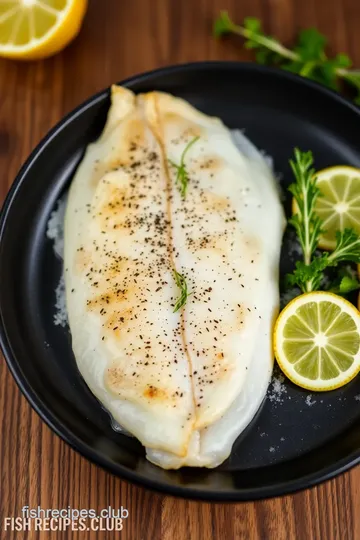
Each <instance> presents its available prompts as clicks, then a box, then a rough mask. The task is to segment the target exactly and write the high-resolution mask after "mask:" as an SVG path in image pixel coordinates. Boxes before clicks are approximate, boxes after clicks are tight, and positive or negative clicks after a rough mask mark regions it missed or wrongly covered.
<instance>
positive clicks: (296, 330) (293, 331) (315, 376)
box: [274, 292, 360, 391]
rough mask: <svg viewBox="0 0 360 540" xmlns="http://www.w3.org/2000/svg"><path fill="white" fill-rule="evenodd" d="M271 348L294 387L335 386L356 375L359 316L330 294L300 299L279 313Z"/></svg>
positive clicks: (319, 388) (359, 348) (359, 352)
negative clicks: (295, 385)
mask: <svg viewBox="0 0 360 540" xmlns="http://www.w3.org/2000/svg"><path fill="white" fill-rule="evenodd" d="M274 348H275V357H276V359H277V361H278V364H279V366H280V368H281V369H282V371H283V372H284V373H285V375H286V376H287V377H288V378H289V379H290V380H291V381H292V382H293V383H295V384H297V385H298V386H301V387H302V388H307V389H309V390H314V391H326V390H334V389H335V388H339V387H340V386H343V385H344V384H346V383H348V382H349V381H351V380H352V379H353V378H354V377H355V376H356V375H357V373H358V372H359V371H360V313H359V311H358V310H357V309H356V308H355V307H354V306H353V304H351V303H350V302H348V301H347V300H345V299H344V298H342V297H340V296H337V295H335V294H333V293H329V292H312V293H307V294H303V295H301V296H298V297H297V298H295V299H294V300H292V302H290V303H289V304H288V305H287V306H286V308H285V309H284V310H283V311H282V312H281V313H280V316H279V318H278V320H277V322H276V324H275V328H274Z"/></svg>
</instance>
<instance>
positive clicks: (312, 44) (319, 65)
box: [214, 11, 360, 104]
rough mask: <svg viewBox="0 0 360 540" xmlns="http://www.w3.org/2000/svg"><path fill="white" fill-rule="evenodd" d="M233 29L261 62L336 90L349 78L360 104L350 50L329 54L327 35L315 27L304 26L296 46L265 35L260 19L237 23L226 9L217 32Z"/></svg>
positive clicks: (358, 78)
mask: <svg viewBox="0 0 360 540" xmlns="http://www.w3.org/2000/svg"><path fill="white" fill-rule="evenodd" d="M229 33H233V34H238V35H240V36H242V37H243V38H245V47H246V48H247V49H254V52H255V57H256V61H257V62H258V63H260V64H267V65H275V66H277V67H279V68H282V69H285V70H287V71H291V72H293V73H297V74H299V75H302V76H303V77H308V78H310V79H313V80H315V81H317V82H319V83H321V84H324V85H325V86H328V87H329V88H332V89H333V90H339V81H340V80H344V81H346V82H347V83H349V84H350V85H351V86H353V87H354V88H355V90H356V92H357V95H356V97H355V101H356V102H357V103H358V104H360V70H351V69H349V68H350V67H351V65H352V61H351V59H350V58H349V57H348V56H347V55H346V54H338V55H336V56H335V57H334V58H328V56H327V55H326V52H325V48H326V45H327V39H326V37H325V36H324V35H323V34H321V33H320V32H318V31H317V30H316V29H315V28H308V29H306V30H302V31H301V32H300V33H299V35H298V39H297V42H296V44H295V46H294V47H293V49H289V48H287V47H285V46H284V45H282V44H281V43H280V42H279V41H278V40H277V39H275V38H273V37H271V36H267V35H265V34H264V32H263V30H262V25H261V21H260V20H259V19H257V18H255V17H247V18H246V19H244V22H243V24H242V25H237V24H235V23H234V22H233V21H232V20H231V19H230V17H229V15H228V13H227V12H226V11H222V12H221V13H220V16H219V17H218V19H217V20H216V21H215V23H214V35H215V37H221V36H223V35H224V34H229Z"/></svg>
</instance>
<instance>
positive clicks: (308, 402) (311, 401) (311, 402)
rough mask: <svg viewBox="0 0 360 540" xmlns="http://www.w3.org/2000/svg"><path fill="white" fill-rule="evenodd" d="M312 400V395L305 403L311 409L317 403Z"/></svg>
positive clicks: (307, 397)
mask: <svg viewBox="0 0 360 540" xmlns="http://www.w3.org/2000/svg"><path fill="white" fill-rule="evenodd" d="M311 398H312V394H309V395H308V396H306V399H305V403H306V405H308V406H309V407H312V406H313V405H315V403H316V400H311Z"/></svg>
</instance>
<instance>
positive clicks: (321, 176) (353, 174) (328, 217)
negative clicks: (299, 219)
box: [292, 165, 360, 251]
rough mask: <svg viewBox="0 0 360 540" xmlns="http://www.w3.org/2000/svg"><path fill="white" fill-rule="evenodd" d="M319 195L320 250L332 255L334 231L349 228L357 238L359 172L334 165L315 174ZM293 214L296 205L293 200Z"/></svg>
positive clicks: (359, 217) (359, 216) (317, 208)
mask: <svg viewBox="0 0 360 540" xmlns="http://www.w3.org/2000/svg"><path fill="white" fill-rule="evenodd" d="M316 178H317V185H318V187H319V189H320V192H321V197H318V199H317V201H316V205H315V212H316V213H317V214H318V216H319V217H320V219H321V220H322V222H323V229H324V233H323V234H322V235H321V236H320V239H319V248H321V249H326V250H328V251H331V250H333V249H334V248H335V246H336V231H342V230H344V229H345V228H346V227H352V228H353V229H354V230H355V231H356V232H357V233H358V234H360V169H356V168H354V167H348V166H345V165H337V166H336V167H329V168H328V169H323V170H322V171H319V172H317V173H316ZM292 211H293V214H295V213H296V212H297V204H296V201H295V199H293V204H292Z"/></svg>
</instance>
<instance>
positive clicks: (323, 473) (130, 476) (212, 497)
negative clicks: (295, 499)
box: [0, 61, 360, 502]
mask: <svg viewBox="0 0 360 540" xmlns="http://www.w3.org/2000/svg"><path fill="white" fill-rule="evenodd" d="M209 69H213V70H215V71H221V70H240V71H242V70H244V71H248V72H250V73H251V72H263V73H264V74H265V75H266V74H268V75H272V76H274V75H275V76H277V77H278V78H279V79H290V80H292V81H293V82H296V83H297V84H300V85H303V86H307V87H310V88H312V89H316V91H318V92H321V93H323V94H324V95H327V96H330V97H331V98H332V99H334V100H336V101H338V102H339V103H340V104H342V105H343V106H345V107H347V108H348V109H350V110H351V111H352V112H353V113H355V114H356V115H357V116H359V119H360V109H359V108H358V107H357V106H356V105H354V104H353V103H352V102H351V101H349V100H348V99H346V98H345V97H343V96H341V95H340V94H338V93H336V92H334V91H333V90H331V89H328V88H326V87H324V86H322V85H320V84H318V83H316V82H314V81H311V80H309V79H304V78H303V77H300V76H298V75H295V74H292V73H289V72H286V71H281V70H279V69H275V68H269V67H265V66H261V65H258V64H254V63H249V62H236V61H203V62H192V63H184V64H177V65H173V66H167V67H161V68H158V69H155V70H151V71H147V72H145V73H142V74H137V75H134V76H132V77H129V78H127V79H125V80H123V81H121V82H119V83H117V84H121V85H123V86H127V87H131V86H132V85H133V84H136V83H140V82H144V81H145V82H146V81H149V82H151V79H152V78H153V77H156V76H158V75H162V76H171V75H173V74H175V73H178V72H183V71H193V70H209ZM109 91H110V88H109V87H108V88H105V89H103V90H101V91H99V92H98V93H96V94H94V95H93V96H91V97H89V98H88V99H87V100H85V101H84V102H83V103H81V104H80V105H79V106H77V107H76V108H75V109H73V110H72V111H70V112H69V113H68V114H66V115H65V116H64V117H63V118H62V120H60V122H58V123H57V124H56V125H55V126H54V127H53V128H52V129H51V130H50V131H49V132H48V133H47V135H46V136H45V137H44V138H43V139H42V140H41V141H40V142H39V143H38V144H37V145H36V147H35V148H34V150H33V151H32V152H31V154H30V156H29V157H28V159H27V160H26V161H25V163H24V165H23V166H22V167H21V169H20V170H19V172H18V174H17V176H16V177H15V180H14V181H13V183H12V185H11V187H10V189H9V191H8V194H7V196H6V197H5V200H4V203H3V206H2V209H1V212H0V244H1V241H2V238H3V235H4V231H5V228H6V223H7V216H8V214H9V212H10V210H11V205H12V201H13V199H14V198H15V196H16V193H17V191H18V189H19V188H20V187H21V185H22V183H23V181H25V180H26V176H27V173H28V171H29V169H31V167H32V164H33V162H34V161H35V160H36V159H37V158H38V157H39V156H40V155H41V153H42V152H43V151H45V150H46V147H47V146H48V145H49V144H50V143H51V141H52V140H53V138H55V137H56V136H57V134H58V133H59V132H60V131H61V130H63V129H64V128H66V126H67V124H68V123H69V122H71V121H72V120H73V119H74V118H76V117H77V116H78V115H81V114H82V113H83V112H84V111H86V110H87V109H88V108H91V107H92V106H93V105H95V104H96V103H97V102H98V101H102V100H103V99H105V98H106V97H107V96H108V95H109ZM0 323H1V324H0V347H1V349H2V352H3V355H4V358H5V360H6V363H7V366H8V368H9V370H10V372H11V374H12V376H13V377H14V379H15V382H16V384H17V385H18V387H19V389H20V391H21V392H22V394H23V395H24V396H25V398H26V399H27V401H28V402H29V404H30V406H31V407H32V408H33V409H34V410H35V412H36V413H37V414H38V415H39V416H40V418H41V419H42V420H43V421H44V422H45V423H46V424H47V425H48V427H49V428H50V429H51V430H52V431H54V432H55V433H56V434H57V435H58V436H59V437H60V438H61V439H62V440H63V441H64V442H66V443H67V444H69V446H71V448H72V449H73V450H75V451H77V452H79V453H80V454H81V455H82V456H83V457H85V458H86V459H88V460H89V461H90V462H92V463H95V464H96V465H98V466H100V467H102V468H103V469H105V470H107V471H108V472H110V473H111V474H114V475H117V476H119V477H121V478H123V479H124V480H127V481H130V482H132V483H134V484H136V485H139V486H141V487H143V488H147V489H152V490H156V491H158V492H161V493H164V494H167V495H173V496H177V497H183V498H187V499H195V500H203V501H212V502H236V501H254V500H260V499H265V498H270V497H278V496H283V495H287V494H290V493H294V492H298V491H300V490H303V489H307V488H310V487H313V486H315V485H317V484H319V483H322V482H325V481H328V480H330V479H332V478H334V477H335V476H338V475H339V474H342V473H344V472H346V471H348V470H349V469H351V468H352V467H354V466H355V465H357V464H358V463H359V462H360V448H359V449H358V451H356V452H353V453H352V454H351V455H350V456H348V457H347V458H344V459H342V460H339V461H336V462H334V463H333V464H332V465H330V466H328V467H325V468H323V469H320V470H318V471H317V472H316V473H313V474H311V475H307V476H303V477H301V478H299V479H297V480H293V481H288V482H278V483H277V484H272V485H270V486H263V487H262V488H257V489H252V488H249V489H244V488H242V489H240V490H239V489H234V488H233V489H229V490H222V491H215V490H213V491H210V490H206V491H205V490H202V489H197V488H193V487H178V486H171V485H170V484H166V483H163V482H160V481H157V480H150V479H149V478H147V477H145V476H143V475H141V474H139V473H136V472H132V471H131V470H129V469H128V468H126V467H125V466H123V465H121V464H118V463H117V464H115V466H111V465H110V464H109V463H108V462H107V460H106V459H104V458H103V457H102V456H101V454H99V453H98V452H96V451H95V450H93V449H92V448H91V447H89V446H88V445H87V444H85V443H84V442H83V441H81V440H80V439H79V438H78V437H76V436H75V435H74V434H73V433H71V432H70V431H69V430H68V429H67V428H66V427H65V426H64V425H63V423H62V422H61V421H60V420H59V419H58V418H57V415H56V413H53V412H51V411H50V410H49V408H48V407H47V406H46V405H44V403H43V402H42V401H41V399H40V398H39V397H38V396H37V394H36V392H35V391H34V390H33V389H32V387H31V386H30V384H29V383H28V381H27V380H26V378H25V377H24V375H23V372H22V369H21V366H20V364H19V362H18V360H17V359H16V357H15V355H14V354H13V351H12V347H11V343H10V342H9V340H8V338H7V335H6V331H5V327H4V323H3V313H2V307H1V305H0Z"/></svg>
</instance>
